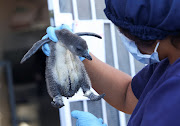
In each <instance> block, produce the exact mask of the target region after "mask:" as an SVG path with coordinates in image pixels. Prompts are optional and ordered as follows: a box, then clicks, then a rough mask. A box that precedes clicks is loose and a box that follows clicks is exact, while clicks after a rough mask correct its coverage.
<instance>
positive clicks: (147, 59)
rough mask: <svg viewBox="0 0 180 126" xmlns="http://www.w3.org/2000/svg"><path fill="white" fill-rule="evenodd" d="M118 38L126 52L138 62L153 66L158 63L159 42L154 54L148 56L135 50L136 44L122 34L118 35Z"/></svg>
mask: <svg viewBox="0 0 180 126" xmlns="http://www.w3.org/2000/svg"><path fill="white" fill-rule="evenodd" d="M120 37H121V40H122V42H123V43H124V45H125V47H126V48H127V50H128V51H129V52H130V53H131V54H132V55H133V57H134V58H135V59H136V60H138V61H140V62H141V63H144V64H153V63H157V62H160V60H159V56H158V52H157V48H158V46H159V42H158V43H157V45H156V47H155V49H154V52H153V53H152V54H151V55H149V54H142V53H141V52H140V51H139V49H138V48H137V46H136V44H135V42H134V41H132V40H130V39H128V38H127V37H126V36H124V35H123V34H122V33H120Z"/></svg>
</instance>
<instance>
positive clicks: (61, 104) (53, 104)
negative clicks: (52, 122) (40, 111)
mask: <svg viewBox="0 0 180 126" xmlns="http://www.w3.org/2000/svg"><path fill="white" fill-rule="evenodd" d="M51 105H52V106H53V107H55V108H61V107H63V106H64V104H63V103H60V102H57V101H52V102H51Z"/></svg>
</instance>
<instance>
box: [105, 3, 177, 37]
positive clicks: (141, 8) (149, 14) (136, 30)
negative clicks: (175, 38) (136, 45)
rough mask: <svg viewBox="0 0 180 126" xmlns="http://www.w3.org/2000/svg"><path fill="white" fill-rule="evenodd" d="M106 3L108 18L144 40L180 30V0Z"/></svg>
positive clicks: (172, 33) (174, 33)
mask: <svg viewBox="0 0 180 126" xmlns="http://www.w3.org/2000/svg"><path fill="white" fill-rule="evenodd" d="M105 4H106V8H105V9H104V12H105V14H106V16H107V18H108V19H110V20H111V21H112V22H113V23H114V24H115V25H117V26H119V27H121V28H124V29H127V30H128V31H129V32H130V33H131V34H132V35H135V36H137V37H138V38H140V39H142V40H157V39H163V38H165V37H166V36H167V35H176V34H178V33H179V32H180V23H179V20H180V0H105Z"/></svg>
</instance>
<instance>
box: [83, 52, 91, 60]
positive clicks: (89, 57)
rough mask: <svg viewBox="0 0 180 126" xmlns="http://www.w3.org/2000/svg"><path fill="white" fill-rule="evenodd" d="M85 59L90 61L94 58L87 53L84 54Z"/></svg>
mask: <svg viewBox="0 0 180 126" xmlns="http://www.w3.org/2000/svg"><path fill="white" fill-rule="evenodd" d="M83 57H84V58H86V59H88V60H92V57H91V56H90V55H89V53H88V52H87V51H86V52H85V53H84V54H83Z"/></svg>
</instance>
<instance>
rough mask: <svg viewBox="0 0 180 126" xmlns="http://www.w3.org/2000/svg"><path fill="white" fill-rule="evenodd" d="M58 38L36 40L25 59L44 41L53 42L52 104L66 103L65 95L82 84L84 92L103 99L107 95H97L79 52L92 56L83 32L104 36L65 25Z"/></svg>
mask: <svg viewBox="0 0 180 126" xmlns="http://www.w3.org/2000/svg"><path fill="white" fill-rule="evenodd" d="M55 33H56V36H57V38H58V40H59V41H58V42H57V43H54V42H52V41H51V40H49V39H45V40H40V41H38V42H36V43H35V44H34V45H33V47H32V48H31V49H30V50H29V51H28V52H27V53H26V54H25V55H24V57H23V58H22V60H21V63H23V62H25V61H26V60H27V59H28V58H30V57H31V56H32V55H33V54H34V53H35V52H36V51H37V50H38V49H39V48H40V47H41V46H42V45H43V44H45V43H49V47H50V50H51V53H50V56H48V57H47V58H46V72H45V76H46V84H47V90H48V93H49V95H50V96H51V98H52V99H53V101H52V102H51V104H52V106H54V107H57V108H61V107H63V106H64V103H63V100H62V96H64V97H67V98H69V97H72V96H73V95H74V94H75V93H76V92H77V91H78V90H79V88H82V90H83V92H84V96H86V97H88V98H89V99H90V100H93V101H94V100H100V99H101V98H103V97H104V96H105V94H102V95H98V96H97V95H95V94H94V93H93V92H92V91H91V90H90V86H91V81H90V78H89V76H88V74H87V72H86V70H85V67H84V64H83V63H82V62H81V61H80V59H79V56H81V57H84V58H86V59H88V60H92V57H91V56H90V55H89V54H88V46H87V44H86V41H85V40H84V39H82V38H81V37H79V36H83V35H88V36H94V37H98V38H101V37H100V36H99V35H97V34H94V33H76V34H73V33H72V32H70V31H68V30H66V29H62V30H57V31H55Z"/></svg>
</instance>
